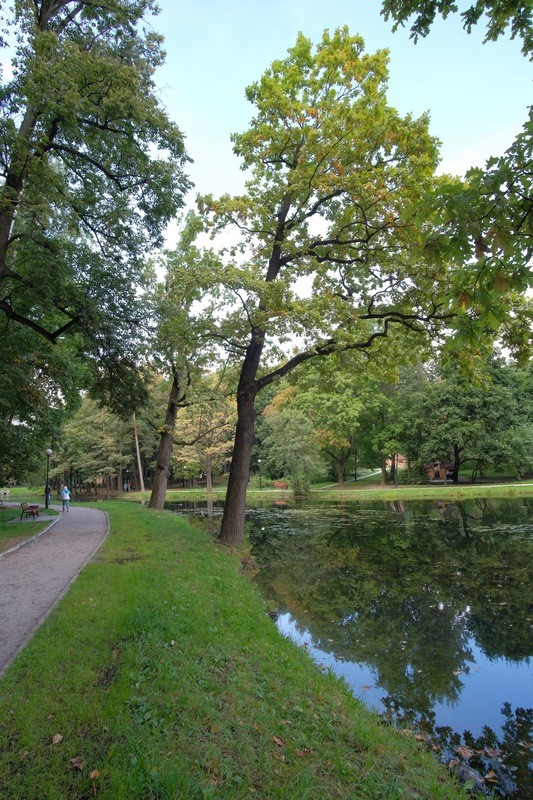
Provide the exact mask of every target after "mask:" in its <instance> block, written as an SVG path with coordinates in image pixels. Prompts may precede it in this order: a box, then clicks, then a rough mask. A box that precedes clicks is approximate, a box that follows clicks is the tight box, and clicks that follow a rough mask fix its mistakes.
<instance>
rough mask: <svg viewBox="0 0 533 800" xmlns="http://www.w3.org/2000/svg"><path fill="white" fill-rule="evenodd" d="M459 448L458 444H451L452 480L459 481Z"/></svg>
mask: <svg viewBox="0 0 533 800" xmlns="http://www.w3.org/2000/svg"><path fill="white" fill-rule="evenodd" d="M461 449H462V448H460V447H459V446H458V445H456V444H454V446H453V482H454V483H459V467H460V465H461V461H460V455H461Z"/></svg>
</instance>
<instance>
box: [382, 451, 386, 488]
mask: <svg viewBox="0 0 533 800" xmlns="http://www.w3.org/2000/svg"><path fill="white" fill-rule="evenodd" d="M386 484H387V458H386V456H385V455H384V454H383V453H382V454H381V485H382V486H386Z"/></svg>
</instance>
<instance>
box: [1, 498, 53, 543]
mask: <svg viewBox="0 0 533 800" xmlns="http://www.w3.org/2000/svg"><path fill="white" fill-rule="evenodd" d="M26 496H27V497H28V498H29V499H28V501H27V502H32V503H33V502H36V501H35V499H34V497H33V495H31V494H30V493H29V492H27V493H26ZM10 502H16V500H15V501H13V499H12V498H11V500H10ZM20 511H21V509H20V506H19V505H17V506H11V505H8V506H4V507H3V508H2V509H0V553H5V551H6V550H10V549H11V548H12V547H15V545H17V544H19V543H20V542H23V541H26V540H27V539H29V538H31V537H32V536H36V535H37V534H38V533H40V532H41V531H43V530H44V529H45V528H47V527H48V525H50V520H49V519H47V520H42V519H41V518H40V517H37V518H31V519H28V518H26V517H25V518H24V519H23V520H22V521H20ZM45 513H46V516H47V517H48V516H51V517H52V516H56V512H55V511H53V510H52V509H49V510H48V511H46V510H45V508H44V507H43V506H41V514H43V515H44V514H45Z"/></svg>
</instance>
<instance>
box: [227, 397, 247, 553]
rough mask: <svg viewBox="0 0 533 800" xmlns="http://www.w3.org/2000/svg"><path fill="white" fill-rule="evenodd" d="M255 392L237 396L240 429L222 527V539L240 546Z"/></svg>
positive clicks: (242, 537)
mask: <svg viewBox="0 0 533 800" xmlns="http://www.w3.org/2000/svg"><path fill="white" fill-rule="evenodd" d="M254 400H255V394H253V393H249V394H245V395H243V394H240V395H238V396H237V429H236V431H235V444H234V448H233V457H232V459H231V467H230V471H229V480H228V490H227V492H226V502H225V505H224V513H223V515H222V524H221V527H220V536H219V538H220V540H221V541H222V542H224V543H225V544H231V545H237V546H240V545H241V544H242V543H243V540H244V517H245V514H246V489H247V487H248V479H249V477H250V461H251V458H252V447H253V443H254V423H255V411H254Z"/></svg>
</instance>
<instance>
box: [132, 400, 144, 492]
mask: <svg viewBox="0 0 533 800" xmlns="http://www.w3.org/2000/svg"><path fill="white" fill-rule="evenodd" d="M132 416H133V439H134V441H135V453H136V454H137V471H138V473H139V488H140V490H141V492H142V493H143V494H144V475H143V466H142V461H141V450H140V447H139V434H138V432H137V418H136V416H135V411H134V412H133V415H132Z"/></svg>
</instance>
